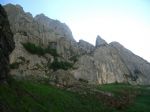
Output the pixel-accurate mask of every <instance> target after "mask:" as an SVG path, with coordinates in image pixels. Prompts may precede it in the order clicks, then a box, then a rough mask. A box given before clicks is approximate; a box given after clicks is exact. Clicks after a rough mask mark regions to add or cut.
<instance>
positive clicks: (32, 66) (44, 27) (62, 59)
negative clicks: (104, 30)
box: [4, 4, 150, 85]
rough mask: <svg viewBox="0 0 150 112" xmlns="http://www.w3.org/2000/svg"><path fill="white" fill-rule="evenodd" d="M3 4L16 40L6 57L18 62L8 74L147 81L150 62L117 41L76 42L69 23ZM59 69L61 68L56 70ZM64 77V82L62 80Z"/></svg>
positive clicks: (93, 80) (101, 81) (91, 80)
mask: <svg viewBox="0 0 150 112" xmlns="http://www.w3.org/2000/svg"><path fill="white" fill-rule="evenodd" d="M18 7H19V8H18ZM4 8H5V10H6V12H7V14H8V19H9V22H10V26H11V29H12V32H13V34H14V39H15V43H16V48H15V50H14V51H13V53H12V54H11V56H10V61H11V64H14V63H19V64H18V68H15V69H12V70H11V73H12V74H15V75H16V74H17V76H18V77H24V76H34V77H36V78H37V77H39V78H42V77H45V78H50V79H49V80H53V82H55V81H56V80H57V78H58V77H59V78H60V77H61V79H59V81H56V82H57V83H60V84H62V85H66V84H68V83H70V81H69V80H72V76H73V77H75V79H74V80H77V81H79V80H86V81H87V82H88V83H91V84H106V83H114V82H119V83H130V84H140V85H148V84H150V81H149V79H150V64H149V63H148V62H147V61H146V60H143V59H142V58H141V57H139V56H137V55H135V54H133V53H132V52H131V51H129V50H127V49H126V48H124V47H123V46H122V45H121V44H118V43H115V42H112V43H109V44H107V42H106V41H105V40H104V39H102V38H101V37H100V36H97V39H96V44H95V46H93V45H92V44H90V43H88V42H86V41H84V40H80V41H79V42H76V41H75V39H74V38H73V35H72V32H71V30H70V29H69V27H68V26H67V25H66V24H64V23H61V22H60V21H58V20H53V19H50V18H48V17H46V16H45V15H43V14H40V15H37V16H35V17H34V18H33V17H32V14H30V13H26V12H24V11H23V8H21V6H19V5H13V4H8V5H5V6H4ZM22 43H23V44H24V45H31V46H34V50H35V49H36V50H37V49H38V50H39V49H40V52H42V53H41V54H42V56H39V54H36V53H37V51H36V52H35V51H34V52H35V53H34V54H33V53H31V50H30V52H29V51H28V50H29V49H28V50H27V49H26V48H24V46H23V44H22ZM27 43H28V44H27ZM31 46H30V47H31ZM48 50H50V51H48ZM32 51H33V49H32ZM38 52H39V51H38ZM52 52H53V53H55V55H54V54H52ZM56 54H57V55H56ZM59 69H62V70H61V72H57V70H59ZM55 70H56V71H55ZM66 71H67V72H66ZM56 72H57V77H56V75H55V74H56ZM62 74H63V75H62ZM67 74H69V75H67ZM66 77H67V78H68V82H67V80H64V79H65V78H66ZM73 82H74V81H73ZM50 83H51V82H50Z"/></svg>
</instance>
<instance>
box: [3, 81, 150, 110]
mask: <svg viewBox="0 0 150 112" xmlns="http://www.w3.org/2000/svg"><path fill="white" fill-rule="evenodd" d="M94 88H95V89H96V88H97V89H96V90H97V91H105V94H106V93H107V94H108V93H109V94H110V93H111V94H114V95H115V96H107V97H106V95H105V94H104V93H103V95H102V93H98V92H97V91H96V90H95V91H93V92H91V93H90V92H89V91H92V90H90V89H85V87H82V90H83V91H84V92H83V91H82V92H72V91H70V90H69V89H68V88H64V89H62V88H57V87H54V86H50V85H47V84H40V83H35V82H29V81H15V80H13V81H11V86H9V85H0V101H3V102H0V108H1V112H37V111H38V112H148V111H150V107H149V104H150V94H149V93H150V89H148V88H149V87H144V86H131V85H127V84H108V85H101V86H96V87H92V89H94ZM78 89H79V88H78ZM84 89H85V90H84ZM83 93H84V94H83ZM124 97H125V99H124Z"/></svg>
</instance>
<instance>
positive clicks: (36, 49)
mask: <svg viewBox="0 0 150 112" xmlns="http://www.w3.org/2000/svg"><path fill="white" fill-rule="evenodd" d="M22 45H23V47H24V48H25V49H26V50H27V51H28V52H30V53H31V54H37V55H41V56H43V55H45V54H46V53H49V54H51V55H52V56H54V57H57V56H58V54H57V51H56V49H52V48H49V47H47V48H42V47H41V46H39V45H35V44H33V43H30V42H27V43H22Z"/></svg>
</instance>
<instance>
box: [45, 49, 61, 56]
mask: <svg viewBox="0 0 150 112" xmlns="http://www.w3.org/2000/svg"><path fill="white" fill-rule="evenodd" d="M45 52H46V53H49V54H51V55H52V56H54V57H58V56H59V55H58V54H57V51H56V49H52V48H49V47H48V48H46V49H45Z"/></svg>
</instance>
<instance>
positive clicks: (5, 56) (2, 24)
mask: <svg viewBox="0 0 150 112" xmlns="http://www.w3.org/2000/svg"><path fill="white" fill-rule="evenodd" d="M14 45H15V44H14V41H13V34H12V32H11V30H10V25H9V21H8V18H7V14H6V12H5V10H4V8H3V7H2V6H1V5H0V82H5V81H6V80H7V77H8V74H9V55H10V53H11V52H12V50H13V49H14V47H15V46H14Z"/></svg>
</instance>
